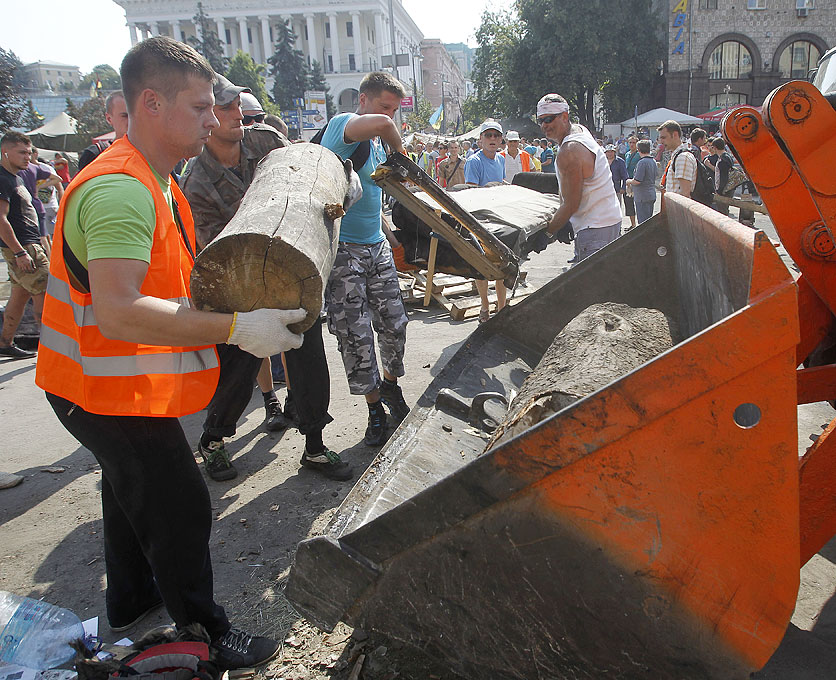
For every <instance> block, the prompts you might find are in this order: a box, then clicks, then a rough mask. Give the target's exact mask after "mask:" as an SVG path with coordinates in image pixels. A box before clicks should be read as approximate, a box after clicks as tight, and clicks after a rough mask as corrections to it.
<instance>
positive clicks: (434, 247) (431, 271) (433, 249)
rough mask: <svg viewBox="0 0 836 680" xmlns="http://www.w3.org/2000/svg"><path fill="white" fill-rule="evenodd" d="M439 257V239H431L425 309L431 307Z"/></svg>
mask: <svg viewBox="0 0 836 680" xmlns="http://www.w3.org/2000/svg"><path fill="white" fill-rule="evenodd" d="M437 255H438V239H437V238H432V239H430V257H429V260H428V262H427V283H426V292H425V293H424V307H429V306H430V300H431V299H432V294H433V276H434V275H435V258H436V256H437Z"/></svg>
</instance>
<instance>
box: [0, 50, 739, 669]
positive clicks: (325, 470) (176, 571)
mask: <svg viewBox="0 0 836 680" xmlns="http://www.w3.org/2000/svg"><path fill="white" fill-rule="evenodd" d="M121 77H122V86H123V89H122V90H121V91H119V92H116V93H113V94H111V95H110V96H109V97H108V98H107V102H106V111H107V120H108V121H109V123H110V124H111V126H112V127H113V129H114V132H115V135H114V136H115V141H114V142H113V143H112V144H101V143H100V144H96V145H93V146H92V147H90V148H88V149H86V150H85V151H84V152H83V153H82V154H81V157H80V162H79V166H80V170H79V172H78V174H77V175H76V176H75V177H74V178H73V179H72V181H70V176H69V173H68V166H67V163H66V159H65V158H63V157H61V156H60V154H56V157H55V158H54V159H53V161H52V162H51V163H49V164H47V163H42V162H38V160H37V158H36V156H34V155H33V149H32V146H31V143H30V140H29V138H28V137H26V136H25V135H23V134H21V133H18V132H8V133H6V134H5V135H4V136H3V138H2V140H0V151H1V152H2V159H1V160H2V169H0V239H1V240H2V241H0V245H2V253H3V256H4V258H5V260H6V263H7V265H8V271H9V278H10V280H11V284H12V285H11V297H10V299H9V301H8V303H7V305H6V310H5V315H4V325H3V332H2V336H0V355H2V356H6V357H12V358H25V357H30V356H33V355H34V352H29V351H27V350H24V349H21V348H20V347H18V346H17V345H15V343H14V336H15V331H16V329H17V327H18V324H19V322H20V319H21V317H22V314H23V310H24V306H25V305H26V303H27V302H28V300H29V299H30V298H31V299H32V300H33V303H34V309H35V312H36V315H37V316H38V317H39V319H40V320H41V335H40V346H39V350H38V353H37V354H38V362H37V370H36V383H37V385H38V386H39V387H41V388H42V389H43V390H44V391H45V393H46V398H47V400H48V402H49V404H50V405H51V407H52V409H53V410H54V412H55V414H56V416H57V418H58V419H59V420H60V422H61V423H62V424H63V426H64V427H65V428H66V429H67V430H68V431H69V432H70V433H71V434H72V435H73V436H74V437H75V438H76V439H77V440H78V441H79V442H80V443H81V444H82V445H83V446H85V447H86V448H87V449H89V450H90V451H91V452H92V453H93V455H94V456H95V458H96V459H97V461H98V462H99V464H100V465H101V468H102V489H101V493H102V509H103V518H104V541H105V556H106V557H105V562H106V571H107V578H108V581H107V591H106V605H107V616H108V620H109V622H110V625H111V628H112V629H113V630H114V631H121V630H125V629H127V628H129V627H131V626H134V625H135V624H136V623H137V622H138V621H139V620H141V619H142V618H143V617H144V616H145V615H147V614H148V613H150V612H151V611H153V610H154V609H155V608H157V607H159V606H160V605H162V604H164V605H165V607H166V609H167V610H168V612H169V614H170V615H171V617H172V618H173V620H174V622H175V623H176V624H177V625H178V626H185V625H186V624H190V623H194V622H197V623H200V624H201V625H203V626H204V628H205V629H206V630H207V632H208V634H209V636H210V638H211V641H212V648H213V650H214V652H213V653H214V655H215V658H216V659H217V660H218V662H219V664H220V665H221V666H222V667H224V668H228V669H234V668H241V667H248V666H253V665H256V664H259V663H263V662H264V661H267V660H269V659H270V658H272V656H274V655H275V654H276V653H277V651H278V649H279V644H278V643H277V642H276V641H274V640H270V639H267V638H264V637H259V636H256V635H251V634H249V633H246V632H244V631H242V630H239V629H237V628H234V627H232V625H231V623H230V621H229V619H228V618H227V615H226V613H225V612H224V610H223V608H222V607H221V606H220V605H218V604H217V603H216V602H215V600H214V596H213V582H212V567H211V558H210V554H209V533H210V527H211V516H212V515H211V509H210V505H209V494H208V490H207V487H206V483H205V481H204V479H203V477H202V475H201V474H200V471H199V468H198V466H197V464H196V462H195V457H194V453H193V450H194V449H193V446H192V445H191V444H190V443H189V442H188V441H187V439H186V436H185V434H184V432H183V429H182V427H181V425H180V423H179V420H178V418H179V417H180V416H183V415H187V414H191V413H195V412H197V411H199V410H201V409H204V408H205V409H206V417H205V420H204V425H203V433H202V435H201V437H200V440H199V441H198V442H197V445H196V448H197V451H198V453H199V454H200V455H201V456H202V458H203V460H204V462H205V467H206V471H207V473H208V475H209V476H210V477H211V478H212V479H215V480H218V481H223V480H228V479H232V478H233V477H235V476H236V474H237V471H236V469H235V467H234V464H233V462H232V460H231V459H230V456H229V454H228V452H227V450H226V447H225V444H224V440H225V439H227V438H229V437H232V436H234V434H235V432H236V426H237V424H238V421H239V420H240V418H241V417H242V415H243V413H244V411H245V409H246V406H247V404H248V403H249V400H250V397H251V396H252V390H253V386H254V385H258V386H259V388H260V390H261V392H262V396H263V399H264V406H265V424H266V427H267V429H269V430H274V431H275V430H281V429H284V428H286V427H289V426H291V425H292V426H295V427H297V428H298V429H299V431H300V432H301V433H302V434H304V435H305V449H304V452H303V454H302V458H301V460H300V464H301V465H302V466H304V467H307V468H310V469H312V470H314V471H316V472H318V473H320V474H323V475H325V476H326V477H328V478H331V479H337V480H346V479H349V478H351V477H352V475H353V471H352V470H351V468H350V466H349V465H348V464H347V463H346V462H345V461H343V460H342V459H341V458H340V456H339V454H337V453H336V452H334V451H332V450H330V449H329V448H328V447H327V446H326V445H325V443H324V440H323V439H324V437H323V435H324V431H325V428H326V426H327V425H328V423H329V422H330V421H331V416H330V415H329V413H328V408H329V403H330V376H329V373H328V365H327V361H326V356H325V349H324V345H323V339H322V326H323V323H322V322H319V323H316V324H314V326H313V327H312V328H310V329H309V330H308V331H306V332H305V333H304V334H301V335H299V334H295V333H292V332H291V331H290V330H288V325H289V324H292V323H294V322H298V321H300V320H301V319H302V318H304V317H305V315H306V312H305V310H302V309H296V310H277V309H258V310H254V311H250V312H237V313H235V314H222V313H215V312H205V311H198V310H196V309H195V308H194V307H193V306H192V304H191V302H190V292H189V288H188V283H189V275H190V272H191V268H192V265H193V262H194V258H195V255H196V254H197V253H198V252H199V251H200V250H201V249H202V248H203V247H205V246H206V245H207V244H208V243H209V242H210V241H211V240H212V239H213V238H215V237H216V236H217V235H218V233H219V232H220V231H221V230H222V229H223V228H224V226H226V224H227V223H228V222H229V220H230V219H231V218H232V216H233V215H234V214H235V212H236V210H237V208H238V206H239V204H240V202H241V200H242V198H243V196H244V193H245V192H246V190H247V188H248V187H249V185H250V183H251V182H252V179H253V175H254V173H255V169H256V166H257V165H258V163H259V161H260V160H261V159H262V158H264V156H266V155H267V154H268V153H270V152H271V151H273V150H274V149H278V148H282V147H285V146H287V145H288V144H290V143H291V142H290V141H289V140H288V138H287V136H286V135H287V128H286V127H285V126H284V124H283V123H282V121H281V120H279V119H271V118H270V117H269V116H268V115H267V114H266V113H265V112H264V110H263V108H262V107H261V104H260V103H259V102H258V101H257V99H256V98H255V97H254V96H253V95H252V93H251V92H250V91H249V90H248V89H247V88H245V87H241V86H237V85H235V84H234V83H231V82H230V81H229V80H228V79H226V78H224V77H223V76H221V75H219V74H217V73H215V72H214V71H213V70H212V68H211V67H210V65H209V64H208V63H207V62H206V60H205V59H204V58H203V57H201V56H200V55H199V54H198V53H197V52H195V51H194V50H193V49H192V48H191V47H189V46H187V45H185V44H183V43H181V42H178V41H175V40H172V39H170V38H167V37H162V36H158V37H153V38H150V39H148V40H145V41H143V42H141V43H139V44H137V45H136V46H134V47H133V48H132V49H131V50H130V51H129V52H128V54H127V55H126V56H125V58H124V60H123V62H122V66H121ZM404 94H405V93H404V90H403V87H402V85H401V84H400V82H399V81H397V80H396V79H394V78H393V77H392V76H391V75H389V74H388V73H385V72H374V73H370V74H368V75H367V76H366V77H365V78H364V79H363V81H362V84H361V85H360V92H359V106H358V108H357V111H356V112H354V113H343V114H340V115H338V116H336V117H334V118H332V119H331V120H330V121H329V122H328V124H327V127H326V128H325V130H324V131H323V134H322V136H321V140H320V143H321V144H322V145H323V146H325V147H327V148H329V149H331V150H332V151H334V152H335V153H336V154H337V155H339V156H340V157H342V158H344V159H349V158H350V159H352V161H353V165H354V168H355V169H356V175H357V177H356V178H355V179H356V182H353V183H352V187H362V193H361V192H359V191H356V190H355V189H354V188H352V190H351V191H349V193H348V194H347V195H346V197H345V203H344V207H345V209H346V214H345V216H344V217H343V218H342V221H341V227H340V237H339V245H338V249H337V253H336V259H335V262H334V266H333V270H332V273H331V276H330V278H329V280H328V282H327V286H326V290H325V322H326V323H327V328H328V330H329V331H330V332H331V333H332V334H333V335H334V336H335V337H336V340H337V347H338V351H339V352H340V355H341V358H342V361H343V364H344V368H345V373H346V377H347V380H348V386H349V391H350V393H351V394H353V395H357V396H358V397H363V399H364V400H365V402H366V404H367V407H368V423H367V428H366V432H365V435H364V441H365V443H366V444H367V445H369V446H375V447H376V446H380V445H382V444H383V443H384V442H385V441H386V439H387V431H388V429H387V425H388V422H389V421H390V420H391V421H394V422H395V423H399V422H400V421H402V420H403V419H404V418H405V417H406V415H407V414H408V412H409V406H408V404H407V403H406V402H405V400H404V397H403V393H402V390H401V387H400V386H399V384H398V380H399V379H401V378H403V376H404V361H403V359H404V354H405V351H406V341H407V333H406V331H407V321H408V319H407V315H406V311H405V308H404V304H403V301H402V299H401V295H400V290H399V284H398V274H397V270H396V268H395V264H394V259H393V254H392V253H393V249H397V248H398V247H399V246H400V244H399V243H398V242H397V239H396V237H395V235H394V233H393V230H392V228H391V225H390V224H389V223H388V219H387V217H386V216H385V215H384V213H383V210H382V197H381V190H380V188H379V187H378V186H377V185H376V184H375V182H374V181H373V180H372V179H371V174H372V172H373V171H374V170H375V168H376V167H377V166H378V165H379V164H380V163H381V162H383V161H384V160H385V158H386V152H385V149H384V144H385V145H387V146H388V147H389V149H390V150H392V151H394V152H400V153H405V154H409V155H410V157H411V158H412V159H413V160H414V161H415V162H416V163H417V164H418V165H419V166H420V167H422V168H423V169H424V170H425V171H426V172H428V173H429V174H431V175H432V176H433V177H434V178H436V179H437V180H438V182H439V183H440V184H441V185H442V186H444V187H448V188H450V189H452V188H453V187H456V186H464V187H467V186H471V187H483V186H487V185H491V184H493V183H497V182H510V181H511V180H513V178H514V177H515V176H516V175H517V174H519V173H525V172H546V173H557V176H558V177H557V179H558V181H559V186H560V192H561V195H562V199H563V200H562V203H561V206H560V208H559V209H558V210H557V212H556V213H555V215H554V217H553V218H552V219H551V221H550V223H549V225H548V228H547V229H546V230H545V231H544V232H542V233H541V234H540V235H539V236H538V238H540V240H541V241H542V246H543V247H546V246H548V244H549V243H551V242H552V241H553V240H555V239H560V240H564V241H566V242H568V241H569V240H570V239H572V238H573V239H574V243H575V258H574V260H575V261H581V260H583V259H585V258H587V257H589V256H590V255H591V254H593V253H594V252H596V251H597V250H599V249H600V248H602V247H604V246H605V245H607V244H608V243H610V242H611V241H613V240H614V239H615V238H617V237H618V236H619V235H620V234H621V223H622V202H623V204H624V208H625V210H626V211H627V214H628V215H631V224H632V225H636V224H637V223H641V222H643V221H644V220H645V219H647V218H648V217H649V216H650V215H651V214H652V211H653V204H654V201H655V198H656V194H655V191H656V189H655V184H656V176H657V173H656V163H655V161H654V160H653V158H652V157H651V155H650V142H649V141H648V140H637V139H635V138H630V139H627V140H625V142H626V147H625V152H624V154H619V150H618V147H616V146H607V147H606V148H605V146H604V145H603V144H602V143H600V140H596V138H595V137H594V136H593V135H592V134H591V132H590V131H589V130H587V129H586V128H585V127H584V126H582V125H578V124H576V123H572V122H571V120H570V118H569V105H568V103H567V102H566V100H565V99H564V98H563V97H561V96H560V95H557V94H548V95H546V96H544V97H543V98H542V99H541V100H540V101H539V102H538V103H537V105H536V110H537V122H538V124H539V125H540V127H541V129H542V130H543V133H544V135H545V136H544V137H543V138H541V139H532V140H530V143H529V140H527V139H526V138H525V137H523V136H521V135H520V134H519V133H518V132H516V131H513V130H509V131H507V132H505V131H503V129H502V126H501V124H500V123H499V122H497V121H495V120H486V121H485V122H484V123H483V124H482V125H481V127H480V129H479V137H478V139H476V140H473V141H472V142H471V141H463V142H462V143H461V146H459V144H458V142H457V141H456V140H452V141H438V142H433V143H431V144H428V145H425V144H423V143H422V142H420V141H417V142H415V145H414V146H412V147H410V146H407V147H405V146H404V141H403V139H402V137H401V134H400V131H399V129H398V128H397V126H396V125H395V123H394V122H393V117H394V115H395V113H396V111H397V109H398V107H399V105H400V101H401V99H402V98H403V96H404ZM681 134H682V132H681V129H680V128H679V126H678V125H677V124H676V123H670V122H669V123H665V124H664V125H663V126H661V127H660V128H659V138H660V140H661V141H662V143H663V144H664V146H665V148H666V149H667V150H668V151H670V152H671V153H672V159H671V161H670V166H669V169H668V171H667V172H666V173H665V179H663V187H664V188H665V189H666V190H668V191H675V192H677V193H682V194H684V195H688V194H689V193H690V192H691V191H692V190H693V181H694V178H695V176H696V173H695V167H696V166H695V164H696V163H697V162H700V163H705V164H706V167H712V168H713V169H714V171H715V173H716V176H717V177H720V178H721V183H720V186H722V178H723V177H724V176H726V175H724V173H725V172H726V168H727V158H726V156H727V155H728V154H727V153H726V152H724V149H723V145H722V140H717V139H715V140H711V142H710V150H713V151H714V152H715V153H714V154H710V153H707V154H706V155H705V157H704V158H700V159H699V160H697V158H696V156H695V154H694V153H691V152H690V150H689V148H688V146H687V145H685V144H684V143H683V142H682V139H681ZM693 139H694V138H693V136H692V140H693ZM694 143H695V144H696V145H697V146H698V147H701V146H702V145H700V144H699V139H698V140H697V141H696V142H694ZM704 144H705V143H703V145H704ZM682 150H685V151H689V153H682V152H681V151H682ZM700 153H702V152H700ZM44 198H46V199H47V200H46V201H44V200H43V199H44ZM53 198H54V199H55V204H54V205H53V203H52V199H53ZM628 199H629V200H628ZM59 201H60V205H61V207H60V210H59V209H58V207H57V206H58V202H59ZM53 239H54V241H53ZM495 285H496V291H497V309H502V307H503V306H504V305H505V300H506V296H505V288H504V286H503V285H502V282H501V281H497V282H496V283H495ZM477 287H478V290H479V293H480V296H481V299H482V309H481V313H480V321H485V320H487V318H488V317H489V316H490V310H489V306H488V294H487V291H488V282H487V281H480V282H478V283H477ZM375 342H377V347H378V348H379V354H380V357H379V360H378V357H377V354H376V350H375ZM279 362H281V364H283V367H284V371H285V376H286V381H287V388H288V396H287V401H286V402H285V406H284V409H283V408H282V407H281V405H280V404H279V401H278V398H277V396H276V393H275V391H274V390H273V378H272V374H273V367H272V365H271V363H277V364H278V363H279Z"/></svg>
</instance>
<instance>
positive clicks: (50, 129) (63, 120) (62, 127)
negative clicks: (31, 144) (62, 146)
mask: <svg viewBox="0 0 836 680" xmlns="http://www.w3.org/2000/svg"><path fill="white" fill-rule="evenodd" d="M75 133H76V121H75V118H71V117H70V116H69V115H68V114H67V112H66V111H62V112H61V113H59V114H58V115H57V116H55V118H53V119H52V120H50V121H48V122H47V123H45V124H44V125H41V127H39V128H36V129H35V130H30V131H29V132H27V133H26V134H27V135H30V136H31V135H44V136H46V137H58V136H60V135H74V134H75Z"/></svg>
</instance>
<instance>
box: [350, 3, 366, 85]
mask: <svg viewBox="0 0 836 680" xmlns="http://www.w3.org/2000/svg"><path fill="white" fill-rule="evenodd" d="M351 29H352V33H354V67H355V68H356V69H357V70H358V71H362V70H363V43H362V39H363V38H362V35H361V34H360V31H362V30H363V29H362V27H361V26H360V12H352V13H351Z"/></svg>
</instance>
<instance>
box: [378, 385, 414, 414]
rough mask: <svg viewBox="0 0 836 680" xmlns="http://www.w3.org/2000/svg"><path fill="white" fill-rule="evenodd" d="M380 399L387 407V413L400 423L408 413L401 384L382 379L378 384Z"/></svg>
mask: <svg viewBox="0 0 836 680" xmlns="http://www.w3.org/2000/svg"><path fill="white" fill-rule="evenodd" d="M380 400H381V401H382V402H383V403H384V404H386V406H388V407H389V414H390V415H391V416H392V417H393V418H394V419H395V422H396V423H400V422H401V421H402V420H403V419H404V418H406V416H407V414H408V413H409V406H407V404H406V402H405V401H404V398H403V392H402V391H401V386H400V385H398V383H390V382H387V381H385V380H384V381H383V384H382V385H381V386H380Z"/></svg>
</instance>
